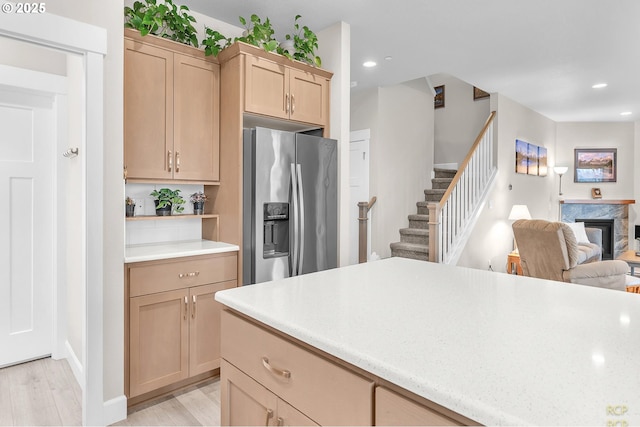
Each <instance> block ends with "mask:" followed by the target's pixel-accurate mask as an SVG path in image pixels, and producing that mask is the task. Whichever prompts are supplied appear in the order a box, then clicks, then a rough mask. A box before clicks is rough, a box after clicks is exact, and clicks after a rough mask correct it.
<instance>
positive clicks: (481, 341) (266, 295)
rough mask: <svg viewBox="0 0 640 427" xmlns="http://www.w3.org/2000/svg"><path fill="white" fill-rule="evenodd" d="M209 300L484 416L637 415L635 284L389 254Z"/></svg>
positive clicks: (639, 359)
mask: <svg viewBox="0 0 640 427" xmlns="http://www.w3.org/2000/svg"><path fill="white" fill-rule="evenodd" d="M216 300H218V301H220V302H221V303H223V304H225V305H227V306H228V307H231V308H233V309H235V310H237V311H239V312H241V313H244V314H246V315H248V316H250V317H252V318H255V319H256V320H258V321H260V322H262V323H264V324H267V325H269V326H271V327H273V328H275V329H278V330H280V331H282V332H284V333H286V334H288V335H290V336H292V337H295V338H297V339H299V340H301V341H304V342H306V343H308V344H310V345H312V346H314V347H316V348H319V349H321V350H323V351H325V352H327V353H329V354H332V355H334V356H336V357H339V358H340V359H343V360H345V361H347V362H349V363H351V364H353V365H355V366H357V367H360V368H362V369H364V370H366V371H368V372H370V373H372V374H375V375H378V376H380V377H381V378H384V379H386V380H388V381H391V382H392V383H394V384H397V385H399V386H401V387H403V388H405V389H407V390H410V391H412V392H414V393H416V394H418V395H420V396H422V397H424V398H426V399H429V400H431V401H433V402H436V403H438V404H440V405H443V406H445V407H447V408H450V409H451V410H453V411H455V412H458V413H460V414H462V415H464V416H466V417H469V418H471V419H473V420H476V421H478V422H480V423H483V424H489V425H505V424H506V425H525V424H534V425H600V426H603V425H607V423H608V422H612V423H615V422H622V421H625V422H627V423H628V425H639V424H640V295H637V294H631V293H627V292H618V291H611V290H605V289H598V288H592V287H588V286H581V285H572V284H565V283H558V282H552V281H545V280H538V279H532V278H527V277H518V276H512V275H507V274H503V273H494V272H489V271H481V270H473V269H466V268H460V267H452V266H447V265H442V264H433V263H428V262H423V261H413V260H408V259H403V258H390V259H385V260H381V261H375V262H370V263H367V264H360V265H356V266H350V267H345V268H340V269H334V270H328V271H323V272H319V273H314V274H308V275H304V276H298V277H294V278H289V279H284V280H278V281H274V282H268V283H263V284H259V285H252V286H244V287H241V288H236V289H230V290H225V291H221V292H218V293H216ZM621 406H624V407H626V408H627V412H626V413H625V414H624V415H620V416H616V415H614V414H611V413H609V412H608V408H610V407H621ZM619 409H620V408H618V410H619ZM612 425H613V424H612ZM616 425H623V424H616Z"/></svg>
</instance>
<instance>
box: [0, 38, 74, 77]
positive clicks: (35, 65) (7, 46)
mask: <svg viewBox="0 0 640 427" xmlns="http://www.w3.org/2000/svg"><path fill="white" fill-rule="evenodd" d="M0 63H2V64H4V65H11V66H12V67H17V68H26V69H27V70H33V71H42V72H44V73H49V74H58V75H60V76H65V75H66V74H67V55H65V54H64V53H62V52H59V51H56V50H53V49H48V48H46V47H42V46H37V45H34V44H32V43H26V42H23V41H20V40H14V39H10V38H6V37H0Z"/></svg>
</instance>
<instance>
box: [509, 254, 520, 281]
mask: <svg viewBox="0 0 640 427" xmlns="http://www.w3.org/2000/svg"><path fill="white" fill-rule="evenodd" d="M514 265H515V271H516V274H517V275H518V276H522V275H523V274H522V266H521V265H520V254H519V253H518V252H511V253H510V254H509V255H507V273H509V274H513V266H514Z"/></svg>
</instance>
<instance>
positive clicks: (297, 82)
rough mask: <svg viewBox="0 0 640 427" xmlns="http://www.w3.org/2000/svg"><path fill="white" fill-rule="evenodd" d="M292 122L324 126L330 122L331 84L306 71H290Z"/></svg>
mask: <svg viewBox="0 0 640 427" xmlns="http://www.w3.org/2000/svg"><path fill="white" fill-rule="evenodd" d="M289 85H290V87H289V96H290V97H291V101H290V102H291V120H296V121H299V122H306V123H314V124H319V125H324V124H327V123H328V122H329V117H328V116H329V82H328V81H327V79H325V78H324V77H320V76H316V75H314V74H311V73H306V72H304V71H300V70H296V69H291V70H289Z"/></svg>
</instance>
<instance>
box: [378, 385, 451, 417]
mask: <svg viewBox="0 0 640 427" xmlns="http://www.w3.org/2000/svg"><path fill="white" fill-rule="evenodd" d="M375 407H376V416H375V418H376V425H382V426H460V425H464V424H461V423H457V422H455V421H454V420H452V419H451V418H448V417H446V416H444V415H442V414H441V413H440V412H437V411H434V410H432V409H430V408H428V407H426V406H423V405H420V404H419V403H417V402H415V401H413V400H411V399H408V398H406V397H404V396H401V395H399V394H398V393H394V392H393V391H391V390H389V389H387V388H385V387H376V405H375Z"/></svg>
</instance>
